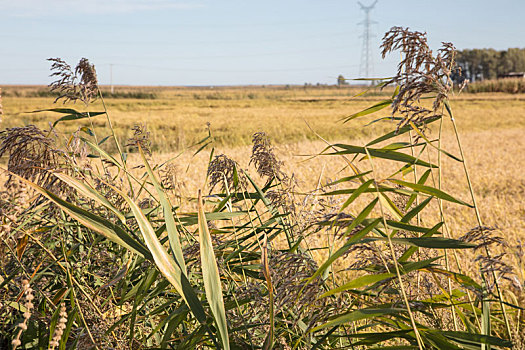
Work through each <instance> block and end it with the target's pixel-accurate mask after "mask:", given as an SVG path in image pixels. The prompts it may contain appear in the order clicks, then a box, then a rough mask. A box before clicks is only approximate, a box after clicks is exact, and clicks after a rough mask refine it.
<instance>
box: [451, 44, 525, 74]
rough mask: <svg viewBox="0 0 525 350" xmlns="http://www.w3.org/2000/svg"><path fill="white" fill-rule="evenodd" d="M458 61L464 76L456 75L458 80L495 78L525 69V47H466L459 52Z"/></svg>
mask: <svg viewBox="0 0 525 350" xmlns="http://www.w3.org/2000/svg"><path fill="white" fill-rule="evenodd" d="M456 61H457V63H458V66H459V67H460V68H461V71H462V76H463V78H460V77H459V75H454V77H455V81H457V82H460V81H461V79H465V78H466V79H469V80H470V81H476V80H483V79H495V78H497V77H499V76H502V75H505V74H508V73H510V72H523V71H525V49H519V48H510V49H508V50H504V51H496V50H494V49H466V50H462V51H459V52H458V56H457V59H456Z"/></svg>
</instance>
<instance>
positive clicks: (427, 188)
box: [389, 179, 474, 208]
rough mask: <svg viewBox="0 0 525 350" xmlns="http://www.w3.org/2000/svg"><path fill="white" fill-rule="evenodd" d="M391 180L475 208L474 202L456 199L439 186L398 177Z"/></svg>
mask: <svg viewBox="0 0 525 350" xmlns="http://www.w3.org/2000/svg"><path fill="white" fill-rule="evenodd" d="M389 181H391V182H393V183H395V184H398V185H401V186H405V187H408V188H411V189H413V190H415V191H417V192H421V193H425V194H428V195H431V196H434V197H437V198H441V199H443V200H446V201H449V202H453V203H457V204H461V205H466V206H467V207H470V208H474V206H473V205H472V204H468V203H466V202H463V201H461V200H459V199H456V198H454V197H452V196H451V195H449V194H447V193H445V192H443V191H441V190H438V189H437V188H434V187H430V186H425V185H420V184H415V183H412V182H407V181H402V180H397V179H389Z"/></svg>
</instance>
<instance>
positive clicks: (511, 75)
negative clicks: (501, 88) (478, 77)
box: [499, 72, 525, 79]
mask: <svg viewBox="0 0 525 350" xmlns="http://www.w3.org/2000/svg"><path fill="white" fill-rule="evenodd" d="M499 78H502V79H505V78H521V79H525V72H510V73H507V74H502V75H500V76H499Z"/></svg>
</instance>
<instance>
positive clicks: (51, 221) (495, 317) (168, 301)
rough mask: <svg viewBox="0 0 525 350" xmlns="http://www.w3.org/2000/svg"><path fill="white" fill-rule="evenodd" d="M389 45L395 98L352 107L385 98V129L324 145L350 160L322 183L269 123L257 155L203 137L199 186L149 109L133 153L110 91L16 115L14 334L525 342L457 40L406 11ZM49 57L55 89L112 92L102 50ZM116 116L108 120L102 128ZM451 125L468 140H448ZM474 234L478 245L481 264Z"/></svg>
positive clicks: (407, 344) (26, 337)
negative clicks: (484, 186) (159, 156)
mask: <svg viewBox="0 0 525 350" xmlns="http://www.w3.org/2000/svg"><path fill="white" fill-rule="evenodd" d="M382 50H383V52H382V53H383V57H384V56H386V55H387V54H389V53H390V52H392V51H398V50H399V51H401V54H402V60H401V62H400V63H399V66H398V71H397V74H396V75H395V76H394V77H392V78H388V79H384V80H380V81H379V82H378V83H379V87H380V88H383V87H386V86H389V85H394V86H395V90H394V93H393V95H392V96H391V97H389V98H387V99H385V100H384V101H382V102H380V103H377V104H375V105H373V106H371V107H369V108H367V109H365V110H363V111H360V112H357V113H354V114H352V115H350V116H348V117H346V118H345V119H344V120H343V121H341V122H344V123H350V122H355V121H356V120H358V119H359V118H362V117H365V116H370V115H372V114H374V113H376V112H379V111H384V110H386V109H388V108H390V112H389V113H388V115H387V116H383V117H379V118H377V119H376V120H374V121H373V122H374V123H383V124H385V125H387V126H388V128H389V131H388V132H386V133H384V134H382V135H375V136H374V137H373V138H372V139H371V140H368V141H367V142H365V143H364V144H346V143H337V144H331V143H329V142H327V145H326V148H325V149H324V150H320V152H318V153H317V154H315V156H317V157H327V158H328V159H330V158H333V157H340V158H342V159H344V161H345V162H346V167H345V169H343V171H344V175H343V176H341V177H340V178H339V179H336V180H333V181H331V182H329V183H326V184H323V183H319V185H318V186H317V187H316V188H313V189H311V190H310V191H307V192H304V191H302V192H301V191H299V190H298V187H297V184H296V182H295V178H294V176H293V174H287V173H285V172H284V171H283V170H282V163H281V162H280V161H279V159H278V157H277V156H276V154H275V152H274V150H273V147H272V144H271V141H270V139H269V138H268V137H267V135H266V134H264V133H263V132H259V133H256V134H255V135H253V149H252V156H251V162H250V164H239V163H238V162H236V161H235V160H234V159H231V158H229V157H228V156H227V155H223V154H220V155H216V154H215V150H214V148H213V135H212V133H211V131H209V134H208V135H206V136H205V137H203V139H202V140H200V141H199V142H197V143H195V144H194V145H192V146H191V147H189V148H188V151H190V152H193V153H194V154H197V153H199V152H206V151H208V152H209V160H210V161H209V167H208V171H207V174H206V183H203V184H202V190H201V191H199V192H198V193H194V194H191V195H187V194H185V193H182V191H180V187H178V186H177V176H175V175H174V174H175V170H174V166H173V162H176V159H174V160H172V161H171V162H165V163H159V164H156V163H155V162H154V157H153V155H152V153H151V151H150V142H149V133H148V131H147V130H146V128H145V127H144V126H142V125H138V126H136V127H135V128H134V130H133V132H134V133H133V134H134V135H133V137H132V138H130V139H129V140H128V142H127V144H126V147H128V148H134V149H135V150H136V151H137V152H139V154H140V156H141V165H140V166H139V167H134V166H131V165H130V164H129V162H128V157H127V153H125V152H124V150H125V148H124V147H123V146H122V144H121V142H119V140H118V138H117V137H116V135H115V132H114V129H113V127H112V122H111V118H110V116H109V114H108V111H107V110H106V109H105V108H104V110H100V111H89V112H79V111H77V110H75V109H72V108H54V109H52V110H51V112H54V113H57V114H58V115H59V117H58V118H57V119H56V121H55V122H54V123H53V124H51V127H52V128H51V130H47V131H44V130H40V129H38V128H36V127H34V126H26V127H15V128H9V129H6V130H4V131H2V132H1V133H0V156H5V157H6V159H7V168H6V169H5V170H6V171H7V173H8V179H7V181H6V183H5V185H4V188H3V191H2V196H1V201H2V202H1V203H2V205H1V207H0V210H1V220H2V222H1V227H0V230H1V231H0V249H1V255H0V347H3V348H8V349H9V348H13V349H16V348H50V349H66V348H67V349H69V348H79V349H92V348H95V349H110V348H117V347H118V348H122V349H128V348H129V349H150V348H151V349H153V348H155V349H158V348H162V349H168V348H169V349H172V348H173V349H196V348H198V349H205V348H224V349H366V348H383V349H491V348H510V347H512V346H513V342H514V344H520V342H521V344H523V338H524V335H523V330H522V328H523V322H524V319H523V312H522V311H523V309H522V307H520V306H519V305H520V300H523V294H520V293H523V292H522V291H521V290H520V291H517V292H516V293H514V294H512V295H513V296H514V299H512V297H509V296H508V295H505V290H504V289H503V288H504V285H507V284H508V283H512V281H514V283H516V284H518V285H519V286H520V288H521V286H522V285H523V276H522V275H520V274H519V272H520V271H514V270H512V269H511V268H510V267H509V266H508V265H506V264H505V263H504V261H503V259H502V257H501V256H494V255H493V254H492V253H491V246H493V245H497V244H505V242H504V240H503V239H501V238H500V237H498V236H496V235H495V231H494V230H492V229H491V228H490V227H486V226H485V225H484V224H483V222H482V220H481V215H480V213H479V207H478V205H477V203H476V198H475V195H474V190H473V188H472V184H471V182H470V180H469V172H468V167H467V164H466V159H465V155H464V152H463V149H462V147H461V142H460V137H459V134H458V132H457V127H456V125H455V120H454V118H455V116H454V114H453V111H452V107H451V103H450V102H449V95H450V94H451V93H452V88H453V84H452V81H451V79H450V74H451V72H452V71H453V70H454V68H455V61H454V59H455V49H454V47H453V46H452V44H449V43H444V44H443V47H442V48H441V49H440V50H439V51H438V53H437V55H434V54H433V53H432V51H431V50H430V48H429V47H428V45H427V42H426V37H425V35H424V34H422V33H418V32H412V31H409V30H408V29H404V28H399V27H395V28H392V29H391V30H390V31H389V32H387V33H386V34H385V37H384V38H383V45H382ZM52 62H53V66H52V68H53V76H55V77H57V78H58V80H57V81H56V82H54V83H53V84H52V85H51V87H52V89H53V90H54V91H57V92H58V93H59V96H58V99H64V101H67V102H74V101H81V102H83V103H84V104H86V105H88V106H89V104H90V102H91V101H93V100H94V99H101V100H102V101H103V96H102V94H101V93H100V90H99V88H98V83H97V79H96V73H95V70H94V66H93V65H91V64H90V63H89V61H87V60H85V59H83V60H81V61H80V62H79V64H78V66H77V67H76V68H75V69H72V68H71V67H70V66H69V65H68V64H67V63H66V62H64V61H62V60H61V59H53V60H52ZM104 117H105V118H106V120H107V125H108V128H107V129H101V128H98V129H97V128H95V124H94V123H93V120H94V119H95V118H104ZM458 118H460V116H458ZM72 122H77V123H82V122H85V123H84V124H85V125H84V126H82V127H81V128H79V130H78V132H76V133H74V134H72V135H68V136H67V137H65V138H64V139H65V140H66V142H65V143H64V144H62V143H61V141H60V136H63V135H60V136H59V134H58V133H59V131H58V129H57V128H58V127H60V125H61V124H63V123H72ZM445 123H449V124H451V126H452V128H453V129H454V131H455V133H454V135H455V140H456V143H457V147H456V148H455V149H454V150H445V149H443V147H442V138H443V133H442V130H443V126H444V124H445ZM334 127H337V126H334ZM319 137H321V135H320V136H319ZM108 143H113V146H108V145H107V144H108ZM108 149H115V150H117V152H115V153H111V152H109V151H108ZM444 157H447V158H450V159H451V160H453V161H454V162H457V163H459V164H461V165H462V166H463V167H464V175H465V178H466V180H467V184H468V187H467V188H465V193H466V194H468V196H467V197H466V198H467V199H465V198H464V197H465V196H463V194H460V193H448V192H447V191H446V189H445V188H443V186H442V179H443V176H444V175H443V158H444ZM250 166H251V168H250ZM461 198H463V199H461ZM457 206H463V207H467V208H470V209H471V210H472V215H473V216H475V217H476V219H477V222H478V225H477V226H476V227H475V228H473V229H472V230H470V231H469V232H467V233H466V234H460V233H458V232H451V230H450V229H449V225H448V221H449V220H450V215H452V214H451V213H453V210H454V208H456V207H457ZM520 249H521V250H520ZM463 250H468V251H472V252H471V254H474V256H477V258H476V260H475V262H474V264H476V265H477V267H478V268H477V273H476V274H474V275H469V274H467V272H466V269H465V265H466V264H469V263H472V262H469V261H466V262H465V261H464V260H462V259H461V255H460V253H461V251H463ZM522 250H523V247H516V249H515V251H516V253H515V256H516V257H517V258H518V259H521V260H520V261H521V262H522V265H523V254H522V253H523V252H522ZM520 266H521V265H520ZM521 272H523V271H521ZM519 276H521V277H519ZM520 278H521V280H520ZM509 295H510V294H509Z"/></svg>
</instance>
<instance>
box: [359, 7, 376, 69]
mask: <svg viewBox="0 0 525 350" xmlns="http://www.w3.org/2000/svg"><path fill="white" fill-rule="evenodd" d="M357 3H358V4H359V6H361V10H363V11H365V20H364V21H362V22H359V24H362V25H363V27H364V31H363V34H361V38H362V39H363V46H362V51H361V64H360V65H359V75H360V76H361V77H362V78H370V74H372V71H373V64H372V48H371V47H370V38H371V37H373V36H374V35H373V34H372V33H371V32H370V26H371V25H372V24H374V23H377V22H375V21H372V20H371V19H370V11H372V9H373V8H374V6H375V5H376V4H377V0H375V1H374V3H373V4H372V5H369V6H365V5H363V4H362V3H361V2H360V1H358V2H357Z"/></svg>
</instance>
